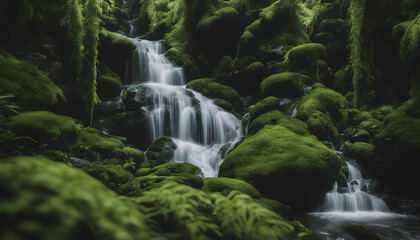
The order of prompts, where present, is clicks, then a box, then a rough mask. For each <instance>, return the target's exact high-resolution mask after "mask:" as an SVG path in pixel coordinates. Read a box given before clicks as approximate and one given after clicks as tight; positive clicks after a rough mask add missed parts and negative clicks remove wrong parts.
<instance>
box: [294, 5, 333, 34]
mask: <svg viewBox="0 0 420 240" xmlns="http://www.w3.org/2000/svg"><path fill="white" fill-rule="evenodd" d="M326 5H327V4H325V3H321V0H305V1H302V2H299V3H298V17H299V20H300V22H301V23H302V25H303V27H304V28H305V29H306V32H307V33H308V35H311V34H312V32H313V30H314V25H315V24H316V22H317V20H318V16H319V15H321V14H322V12H323V11H324V10H325V9H326Z"/></svg>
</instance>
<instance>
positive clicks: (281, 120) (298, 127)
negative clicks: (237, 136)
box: [248, 110, 310, 136]
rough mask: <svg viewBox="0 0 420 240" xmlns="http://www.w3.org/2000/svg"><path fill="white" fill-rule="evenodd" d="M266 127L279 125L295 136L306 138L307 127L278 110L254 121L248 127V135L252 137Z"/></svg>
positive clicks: (307, 133)
mask: <svg viewBox="0 0 420 240" xmlns="http://www.w3.org/2000/svg"><path fill="white" fill-rule="evenodd" d="M266 125H281V126H283V127H286V128H288V129H289V130H291V131H293V132H295V133H296V134H299V135H303V136H308V135H309V134H310V133H309V131H308V126H307V125H306V124H305V123H304V122H302V121H300V120H299V119H296V118H292V117H290V116H287V115H286V114H284V113H282V112H280V111H279V110H273V111H271V112H267V113H264V114H262V115H260V116H258V117H257V118H256V119H254V120H253V121H252V123H251V125H249V128H248V135H253V134H255V133H257V132H258V131H259V130H261V129H263V128H264V127H265V126H266Z"/></svg>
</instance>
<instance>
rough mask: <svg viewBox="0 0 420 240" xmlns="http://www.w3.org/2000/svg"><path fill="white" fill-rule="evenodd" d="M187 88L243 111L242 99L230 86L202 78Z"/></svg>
mask: <svg viewBox="0 0 420 240" xmlns="http://www.w3.org/2000/svg"><path fill="white" fill-rule="evenodd" d="M187 88H190V89H192V90H194V91H198V92H201V93H202V94H203V95H204V96H206V97H209V98H214V99H217V98H220V99H224V100H226V101H228V102H230V103H231V104H232V106H234V108H235V110H236V111H238V112H241V111H242V105H243V103H242V100H241V97H240V96H239V94H238V92H237V91H236V90H235V89H233V88H231V87H229V86H224V85H221V84H219V83H217V82H214V81H213V80H212V79H209V78H202V79H196V80H193V81H191V82H189V83H188V84H187Z"/></svg>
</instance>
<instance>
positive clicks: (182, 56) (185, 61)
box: [165, 47, 198, 73]
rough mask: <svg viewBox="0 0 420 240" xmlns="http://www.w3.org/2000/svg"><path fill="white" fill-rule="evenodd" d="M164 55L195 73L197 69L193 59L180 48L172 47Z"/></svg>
mask: <svg viewBox="0 0 420 240" xmlns="http://www.w3.org/2000/svg"><path fill="white" fill-rule="evenodd" d="M165 56H166V57H167V58H169V59H170V60H171V61H173V62H174V63H175V64H177V65H178V66H180V67H182V68H183V69H184V70H185V71H187V72H192V73H195V72H197V71H198V68H197V66H196V63H195V62H194V59H193V58H192V57H191V55H189V54H188V53H186V52H185V51H183V50H182V49H181V48H177V47H172V48H170V49H169V50H168V51H166V53H165Z"/></svg>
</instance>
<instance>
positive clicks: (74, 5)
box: [63, 0, 84, 82]
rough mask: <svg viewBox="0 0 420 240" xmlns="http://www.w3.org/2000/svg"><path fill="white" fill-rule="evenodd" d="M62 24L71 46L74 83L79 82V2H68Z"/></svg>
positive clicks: (80, 44)
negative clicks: (65, 28)
mask: <svg viewBox="0 0 420 240" xmlns="http://www.w3.org/2000/svg"><path fill="white" fill-rule="evenodd" d="M63 24H64V25H65V26H66V27H67V39H68V40H69V41H70V42H71V45H72V56H71V60H72V63H73V64H74V69H75V73H76V74H75V75H76V82H79V80H80V77H81V76H80V74H81V72H82V66H83V36H84V28H83V15H82V8H81V6H80V2H79V0H69V1H68V2H67V4H66V15H65V17H64V19H63Z"/></svg>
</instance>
